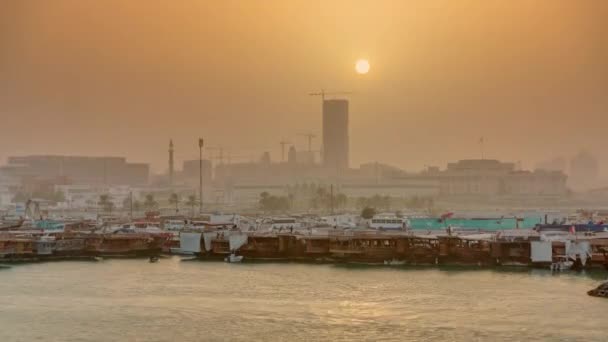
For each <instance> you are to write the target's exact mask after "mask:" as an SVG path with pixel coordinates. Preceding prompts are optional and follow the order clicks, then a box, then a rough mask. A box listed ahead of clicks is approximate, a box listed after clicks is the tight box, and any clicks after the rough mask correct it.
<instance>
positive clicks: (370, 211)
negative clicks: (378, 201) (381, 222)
mask: <svg viewBox="0 0 608 342" xmlns="http://www.w3.org/2000/svg"><path fill="white" fill-rule="evenodd" d="M374 215H376V209H375V208H372V207H365V208H363V210H361V217H363V218H364V219H366V220H369V219H371V218H372V217H374Z"/></svg>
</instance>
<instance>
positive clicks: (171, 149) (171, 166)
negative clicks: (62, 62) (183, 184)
mask: <svg viewBox="0 0 608 342" xmlns="http://www.w3.org/2000/svg"><path fill="white" fill-rule="evenodd" d="M173 170H174V169H173V139H171V140H169V186H173Z"/></svg>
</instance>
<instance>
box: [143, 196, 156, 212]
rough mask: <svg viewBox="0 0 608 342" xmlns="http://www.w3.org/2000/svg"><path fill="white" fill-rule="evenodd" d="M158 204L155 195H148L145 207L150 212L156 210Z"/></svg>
mask: <svg viewBox="0 0 608 342" xmlns="http://www.w3.org/2000/svg"><path fill="white" fill-rule="evenodd" d="M157 205H158V203H157V202H156V201H155V200H154V195H153V194H147V195H146V200H145V201H144V207H145V208H146V209H148V210H154V209H155V208H156V206H157Z"/></svg>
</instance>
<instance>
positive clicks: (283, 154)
mask: <svg viewBox="0 0 608 342" xmlns="http://www.w3.org/2000/svg"><path fill="white" fill-rule="evenodd" d="M279 144H281V161H282V162H284V161H285V146H286V145H291V143H290V142H289V141H285V140H281V141H280V142H279Z"/></svg>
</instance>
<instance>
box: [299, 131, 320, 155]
mask: <svg viewBox="0 0 608 342" xmlns="http://www.w3.org/2000/svg"><path fill="white" fill-rule="evenodd" d="M300 135H301V136H303V137H306V138H308V152H312V139H313V138H316V137H317V136H316V135H315V134H313V133H306V134H300Z"/></svg>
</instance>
